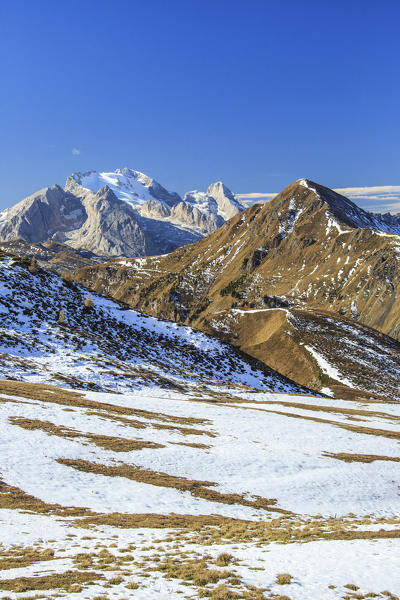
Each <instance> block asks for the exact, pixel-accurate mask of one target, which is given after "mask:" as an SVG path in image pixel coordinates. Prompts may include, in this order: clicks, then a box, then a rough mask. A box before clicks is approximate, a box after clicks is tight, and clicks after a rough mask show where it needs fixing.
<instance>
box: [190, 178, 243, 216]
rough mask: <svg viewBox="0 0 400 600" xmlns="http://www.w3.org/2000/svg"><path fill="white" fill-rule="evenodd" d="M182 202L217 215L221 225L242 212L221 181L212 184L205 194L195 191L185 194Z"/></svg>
mask: <svg viewBox="0 0 400 600" xmlns="http://www.w3.org/2000/svg"><path fill="white" fill-rule="evenodd" d="M184 201H185V202H188V203H190V204H192V205H193V206H195V207H196V208H198V210H200V211H202V212H204V213H207V214H209V213H212V214H215V215H218V216H219V217H220V222H221V224H222V223H224V222H225V221H228V220H229V219H231V218H232V217H234V216H235V215H237V214H238V213H239V212H241V211H242V210H244V206H243V205H242V204H241V203H240V202H239V201H238V200H237V199H236V197H235V196H234V194H233V193H232V192H231V190H230V189H229V188H227V187H226V185H224V184H223V183H222V181H217V182H216V183H212V184H211V185H210V186H209V187H208V188H207V191H206V192H199V191H197V190H193V191H191V192H187V193H186V194H185V197H184Z"/></svg>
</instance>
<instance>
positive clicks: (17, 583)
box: [0, 571, 104, 593]
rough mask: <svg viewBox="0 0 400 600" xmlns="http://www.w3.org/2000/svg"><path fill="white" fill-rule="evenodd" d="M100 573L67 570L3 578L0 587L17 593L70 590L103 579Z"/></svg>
mask: <svg viewBox="0 0 400 600" xmlns="http://www.w3.org/2000/svg"><path fill="white" fill-rule="evenodd" d="M103 578H104V576H103V575H102V574H100V573H94V572H89V571H88V572H82V571H65V572H64V573H57V574H54V575H45V576H43V577H16V578H15V579H1V580H0V589H1V590H10V591H13V592H16V593H20V592H27V591H31V590H53V589H64V590H67V591H68V590H69V589H70V587H71V586H73V585H76V584H85V583H92V582H93V581H96V580H98V579H103Z"/></svg>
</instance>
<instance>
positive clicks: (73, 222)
mask: <svg viewBox="0 0 400 600" xmlns="http://www.w3.org/2000/svg"><path fill="white" fill-rule="evenodd" d="M243 208H244V207H243V206H242V204H241V203H240V202H239V201H238V200H237V199H236V197H235V196H234V195H233V194H232V192H231V191H230V190H229V189H228V188H227V187H226V186H225V185H224V184H223V183H222V182H217V183H214V184H212V185H210V186H209V188H208V189H207V191H206V192H198V191H191V192H188V193H187V194H186V195H185V197H184V198H183V199H182V198H181V197H180V196H179V194H177V193H175V192H169V191H168V190H166V189H165V188H164V187H163V186H162V185H160V184H159V183H158V182H157V181H155V180H154V179H152V178H150V177H148V176H147V175H144V174H143V173H140V172H139V171H133V170H131V169H117V170H116V171H114V172H112V173H99V172H97V171H88V172H86V173H74V174H73V175H71V176H70V177H68V179H67V182H66V185H65V187H64V189H63V188H61V187H60V186H58V185H54V186H53V187H50V188H45V189H43V190H39V191H38V192H36V193H34V194H32V195H31V196H29V197H28V198H25V199H24V200H22V201H21V202H19V203H18V204H17V205H15V206H14V207H12V208H9V209H6V210H4V211H3V212H1V213H0V241H3V242H12V241H15V240H22V241H25V242H29V243H40V244H41V243H44V242H47V241H48V240H49V239H51V240H52V241H53V242H57V243H60V244H64V245H66V246H68V247H71V248H73V249H75V250H79V251H86V252H92V253H93V254H95V255H98V256H102V257H117V256H146V255H152V254H163V253H166V252H171V251H172V250H174V249H176V248H178V247H180V246H183V245H186V244H189V243H192V242H195V241H197V240H199V239H200V238H201V237H203V236H204V235H206V234H208V233H211V232H213V231H215V230H216V229H217V228H218V227H220V226H221V225H222V224H223V223H224V222H225V221H226V220H227V219H229V218H231V217H232V216H234V215H236V214H237V213H238V212H240V211H242V210H243Z"/></svg>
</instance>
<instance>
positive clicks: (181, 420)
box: [0, 380, 215, 437]
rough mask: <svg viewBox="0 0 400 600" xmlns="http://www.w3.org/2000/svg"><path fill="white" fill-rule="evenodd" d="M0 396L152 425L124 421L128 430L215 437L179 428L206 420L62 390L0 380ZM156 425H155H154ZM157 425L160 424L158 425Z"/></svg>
mask: <svg viewBox="0 0 400 600" xmlns="http://www.w3.org/2000/svg"><path fill="white" fill-rule="evenodd" d="M0 394H4V395H11V396H17V397H22V398H26V399H28V400H38V401H40V402H50V403H53V404H59V405H61V406H67V407H75V408H83V409H88V410H92V411H93V412H92V413H91V414H97V415H98V416H101V417H103V418H108V419H113V420H121V418H120V415H125V416H127V417H128V416H129V417H130V416H132V417H135V416H136V417H139V418H144V419H151V420H152V422H146V421H137V420H133V419H126V420H125V421H123V422H125V423H126V424H129V425H130V426H131V427H136V428H138V429H142V428H145V427H152V428H155V429H166V430H169V431H177V432H179V433H181V434H183V435H207V436H209V437H215V434H214V433H212V432H210V431H207V430H203V429H196V428H192V427H182V426H181V425H193V424H209V423H210V421H209V420H208V419H196V418H194V417H177V416H174V415H168V414H165V413H156V412H151V411H146V410H141V409H134V408H130V407H126V406H119V405H115V404H109V403H106V402H104V403H103V402H96V401H95V400H88V399H87V398H85V396H84V395H83V394H82V393H81V392H76V391H71V390H64V389H62V388H58V387H55V386H50V385H44V384H41V383H26V382H24V381H14V380H0ZM154 421H156V422H154ZM159 421H161V422H159Z"/></svg>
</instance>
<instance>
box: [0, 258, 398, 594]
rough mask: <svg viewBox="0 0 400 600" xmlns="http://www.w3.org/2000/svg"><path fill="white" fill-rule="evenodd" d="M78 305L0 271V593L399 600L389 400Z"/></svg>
mask: <svg viewBox="0 0 400 600" xmlns="http://www.w3.org/2000/svg"><path fill="white" fill-rule="evenodd" d="M86 296H87V292H86V291H85V290H84V289H83V288H80V287H79V286H75V285H74V284H70V283H68V282H64V281H63V280H62V279H60V278H59V277H57V276H56V275H53V274H51V273H48V272H46V271H42V270H40V269H39V270H36V268H35V267H34V266H32V265H31V266H30V267H29V268H28V265H27V264H24V262H23V261H21V260H20V259H12V258H10V257H3V258H2V260H1V264H0V327H1V330H0V331H1V341H0V343H1V355H0V600H6V599H11V600H19V599H24V600H27V599H28V598H72V599H76V600H83V599H92V600H106V599H109V600H111V599H118V600H124V599H125V600H126V599H127V598H135V599H140V600H153V599H157V598H158V599H160V600H169V599H172V600H176V599H179V598H203V597H208V598H210V600H235V599H239V598H243V599H247V600H263V599H264V600H269V599H271V600H272V599H275V600H288V599H289V600H290V599H291V600H310V599H318V600H325V599H326V600H337V599H345V600H351V599H353V598H354V599H360V598H373V597H374V598H382V599H384V598H386V599H388V598H389V599H390V598H391V599H392V600H393V599H394V598H398V597H399V595H400V576H399V569H398V555H399V549H400V541H399V538H400V518H399V509H400V488H399V476H400V455H399V441H400V404H399V403H398V402H395V401H393V402H387V403H384V402H381V401H371V399H367V398H358V400H357V401H355V400H351V401H350V400H341V399H333V398H326V397H324V398H322V397H316V396H312V395H310V394H309V393H307V392H306V391H305V390H302V389H301V388H299V386H297V385H296V384H293V383H291V382H289V381H287V380H285V379H284V378H282V377H280V376H279V375H278V374H277V373H275V372H273V371H271V370H268V369H263V368H262V366H260V364H259V363H257V362H255V361H252V360H251V359H249V358H247V357H246V356H245V355H243V354H240V353H238V352H237V351H236V350H235V349H234V348H232V347H231V346H229V345H227V344H222V343H220V342H218V341H216V340H215V339H213V338H211V337H209V336H206V335H204V334H202V333H200V332H198V331H196V330H194V329H192V328H190V327H183V326H179V325H177V324H173V323H168V322H165V321H161V320H157V319H154V318H151V317H147V316H145V315H142V314H140V313H137V312H134V311H131V310H127V309H126V308H125V307H123V306H121V305H118V304H116V303H114V302H112V301H110V300H108V299H105V298H101V297H99V296H96V295H93V296H92V297H91V301H89V302H86V304H87V306H85V302H84V301H85V297H86ZM61 310H62V312H63V318H61V317H60V311H61ZM301 392H302V393H301Z"/></svg>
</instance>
